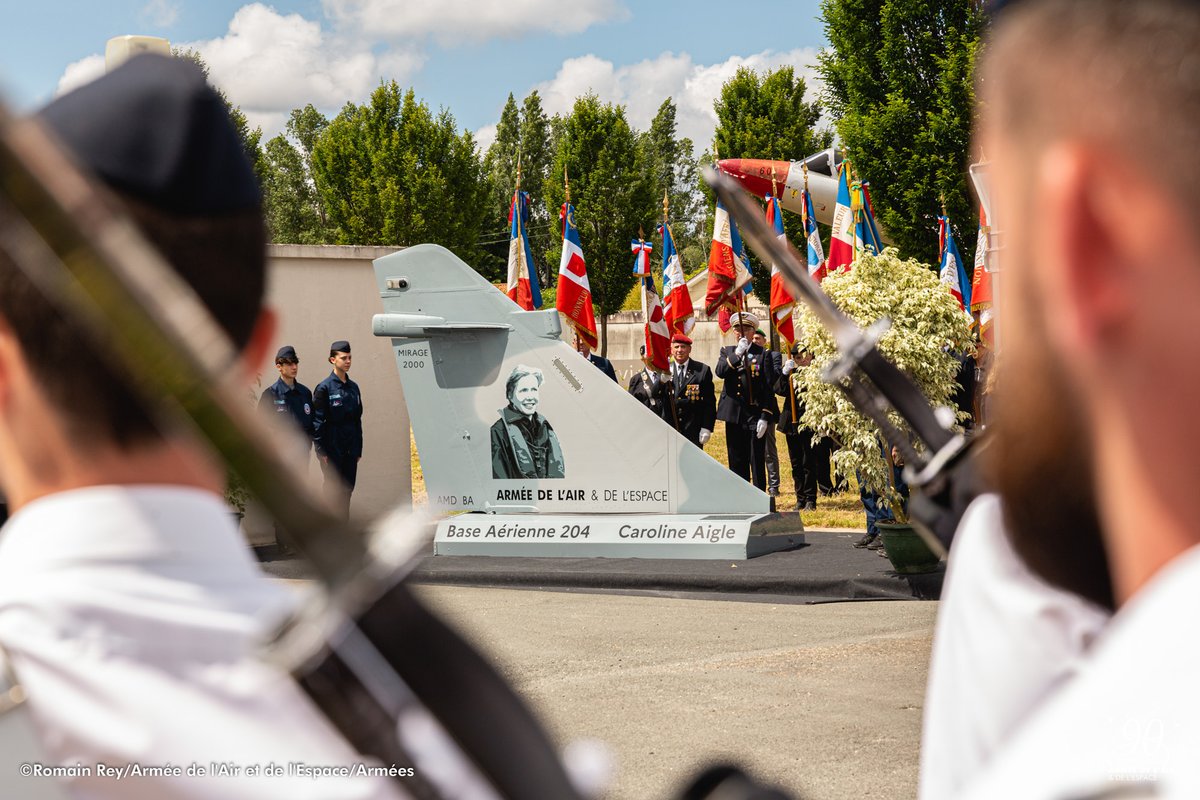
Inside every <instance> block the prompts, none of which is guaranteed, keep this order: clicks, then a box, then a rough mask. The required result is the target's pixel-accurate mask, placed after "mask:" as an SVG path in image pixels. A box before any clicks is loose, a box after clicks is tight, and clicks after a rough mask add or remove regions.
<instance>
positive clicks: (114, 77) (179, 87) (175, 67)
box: [39, 54, 260, 215]
mask: <svg viewBox="0 0 1200 800" xmlns="http://www.w3.org/2000/svg"><path fill="white" fill-rule="evenodd" d="M39 116H40V117H41V118H42V120H43V121H44V122H45V123H46V124H47V125H48V126H49V127H50V128H51V129H52V130H53V131H54V132H55V133H56V134H58V137H59V139H60V140H61V141H62V142H63V144H65V145H66V146H67V148H68V149H69V150H70V151H71V152H72V153H73V154H74V155H75V157H76V158H77V159H78V160H79V161H80V162H81V163H82V164H83V165H84V166H86V167H88V168H90V169H91V170H92V171H93V172H95V173H96V174H97V175H99V176H100V178H101V179H102V180H103V181H104V182H105V183H106V184H108V185H109V186H111V187H112V188H114V189H116V190H118V191H120V192H122V193H125V194H128V195H130V196H133V197H135V198H137V199H139V200H143V201H145V202H146V203H147V204H149V205H152V206H155V207H156V208H160V209H162V210H164V211H168V212H174V213H178V214H196V215H211V214H221V213H228V212H234V211H243V210H246V209H252V208H257V207H258V206H259V203H260V193H259V189H258V181H257V180H256V179H255V177H254V171H253V170H252V169H251V167H250V162H249V161H248V160H247V158H246V152H245V149H244V148H243V146H242V141H241V139H240V138H239V137H238V135H237V131H236V130H235V129H234V127H233V122H232V121H231V120H230V119H229V112H228V111H227V110H226V108H225V103H224V102H223V101H222V100H221V97H220V96H219V95H218V94H217V93H216V92H215V91H214V90H213V88H212V87H211V86H209V85H208V82H207V81H206V80H205V79H204V73H202V72H201V71H200V69H199V67H197V66H196V65H195V64H193V63H192V62H190V61H187V60H185V59H181V58H168V57H165V56H160V55H153V54H146V55H139V56H136V57H134V58H132V59H130V60H129V61H127V62H125V63H124V64H122V65H121V66H120V67H118V68H117V69H115V70H113V71H112V72H110V73H108V74H107V75H105V76H104V77H102V78H100V79H98V80H96V81H93V82H92V83H89V84H87V85H85V86H81V87H80V88H78V89H76V90H75V91H73V92H71V93H69V94H66V95H63V96H62V97H59V98H57V99H56V100H54V101H53V102H52V103H50V105H48V106H46V108H44V109H43V110H42V112H41V114H40V115H39Z"/></svg>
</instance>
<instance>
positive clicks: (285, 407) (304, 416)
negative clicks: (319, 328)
mask: <svg viewBox="0 0 1200 800" xmlns="http://www.w3.org/2000/svg"><path fill="white" fill-rule="evenodd" d="M275 368H276V369H277V370H279V380H277V381H275V382H274V383H272V384H271V385H270V386H268V387H267V388H266V389H263V393H262V394H261V395H260V396H259V398H258V410H259V411H260V412H262V413H263V414H268V415H269V414H291V415H292V419H294V420H295V421H296V424H297V425H298V426H299V427H300V430H301V431H302V432H303V433H304V440H303V441H304V450H303V451H301V452H302V453H303V455H304V457H305V458H307V457H308V451H309V448H311V447H312V438H313V393H312V392H311V391H310V390H309V388H308V387H307V386H305V385H304V384H303V383H300V381H298V380H296V373H297V372H298V371H299V369H300V359H299V358H297V356H296V348H294V347H292V346H291V345H290V344H286V345H284V346H283V347H281V348H279V352H277V353H276V354H275Z"/></svg>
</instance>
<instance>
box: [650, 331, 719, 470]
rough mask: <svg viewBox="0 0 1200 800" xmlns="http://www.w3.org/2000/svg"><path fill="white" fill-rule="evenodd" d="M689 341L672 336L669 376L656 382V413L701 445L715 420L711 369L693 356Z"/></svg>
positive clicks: (689, 439)
mask: <svg viewBox="0 0 1200 800" xmlns="http://www.w3.org/2000/svg"><path fill="white" fill-rule="evenodd" d="M691 356H692V340H691V339H690V338H689V337H687V336H686V335H684V334H682V333H677V334H675V335H674V336H672V337H671V378H670V380H668V381H662V382H660V383H659V396H660V398H661V402H660V403H659V413H660V414H662V417H663V419H665V420H666V421H667V424H668V425H670V426H672V427H673V428H675V430H677V431H679V432H680V433H682V434H683V436H684V438H685V439H687V440H688V441H689V442H691V443H692V444H694V445H696V446H697V447H704V445H706V444H707V443H708V438H709V437H710V436H712V429H713V425H715V424H716V420H717V395H716V391H715V390H714V389H713V376H712V370H711V369H709V368H708V365H706V364H701V363H700V362H699V361H694V360H693V359H692V357H691Z"/></svg>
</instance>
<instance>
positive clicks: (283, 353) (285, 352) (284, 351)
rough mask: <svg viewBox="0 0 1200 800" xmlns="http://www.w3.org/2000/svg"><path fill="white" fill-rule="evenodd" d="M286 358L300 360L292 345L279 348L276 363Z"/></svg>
mask: <svg viewBox="0 0 1200 800" xmlns="http://www.w3.org/2000/svg"><path fill="white" fill-rule="evenodd" d="M284 358H294V359H296V360H297V361H299V360H300V359H299V358H298V357H297V356H296V348H294V347H292V346H291V345H290V344H285V345H284V346H283V347H281V348H279V352H278V353H276V354H275V360H276V361H279V360H280V359H284Z"/></svg>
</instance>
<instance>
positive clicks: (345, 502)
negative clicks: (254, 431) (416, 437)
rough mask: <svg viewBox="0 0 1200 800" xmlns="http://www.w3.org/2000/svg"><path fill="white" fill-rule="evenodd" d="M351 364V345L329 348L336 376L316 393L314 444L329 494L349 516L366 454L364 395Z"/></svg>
mask: <svg viewBox="0 0 1200 800" xmlns="http://www.w3.org/2000/svg"><path fill="white" fill-rule="evenodd" d="M350 362H351V358H350V343H349V342H347V341H346V340H344V339H339V340H338V341H336V342H334V343H333V344H331V345H329V363H330V364H332V365H333V372H332V373H330V375H329V377H328V378H326V379H325V380H323V381H321V382H320V383H318V384H317V388H316V391H314V392H313V443H314V444H315V445H316V448H317V457H318V458H320V459H321V471H322V472H324V473H325V491H326V492H327V493H328V495H329V496H330V498H331V499H332V500H333V501H334V503H335V504H336V505H337V506H338V507H339V508H341V509H342V511H343V512H344V513H345V514H346V515H347V516H349V514H350V493H351V492H353V491H354V483H355V481H356V480H357V478H358V461H359V459H361V458H362V452H363V435H362V415H363V403H362V392H361V391H360V390H359V388H358V384H357V383H355V382H354V381H352V380H350V376H349V374H348V373H349V372H350Z"/></svg>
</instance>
